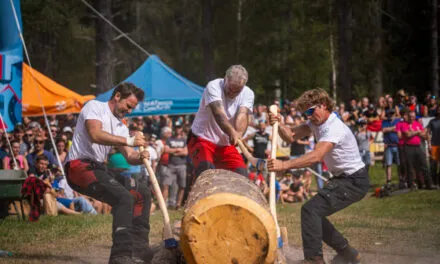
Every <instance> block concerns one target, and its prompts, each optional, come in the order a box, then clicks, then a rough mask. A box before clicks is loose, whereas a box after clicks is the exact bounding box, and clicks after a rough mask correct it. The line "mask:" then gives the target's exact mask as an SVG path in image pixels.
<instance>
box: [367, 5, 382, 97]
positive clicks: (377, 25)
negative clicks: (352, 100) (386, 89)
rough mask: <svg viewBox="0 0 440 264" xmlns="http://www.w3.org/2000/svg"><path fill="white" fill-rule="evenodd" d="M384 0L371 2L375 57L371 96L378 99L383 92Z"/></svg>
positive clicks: (373, 51)
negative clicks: (382, 10)
mask: <svg viewBox="0 0 440 264" xmlns="http://www.w3.org/2000/svg"><path fill="white" fill-rule="evenodd" d="M381 8H382V0H374V1H372V2H371V16H370V17H371V19H372V21H371V24H372V27H371V28H372V32H373V36H372V48H371V49H372V53H373V58H374V65H373V67H374V68H373V74H372V77H371V80H370V82H371V88H372V89H371V90H370V91H371V93H370V98H372V99H373V98H374V99H377V98H378V97H379V96H381V95H382V94H383V54H382V12H381Z"/></svg>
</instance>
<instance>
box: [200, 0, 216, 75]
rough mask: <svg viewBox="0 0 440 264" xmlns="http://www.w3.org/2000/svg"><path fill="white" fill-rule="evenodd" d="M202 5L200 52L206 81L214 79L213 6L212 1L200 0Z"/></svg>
mask: <svg viewBox="0 0 440 264" xmlns="http://www.w3.org/2000/svg"><path fill="white" fill-rule="evenodd" d="M201 3H202V50H203V62H204V63H203V64H204V68H205V78H206V81H207V82H208V81H210V80H212V79H214V78H215V61H214V60H215V57H214V38H213V33H214V12H215V11H214V4H213V2H212V0H201Z"/></svg>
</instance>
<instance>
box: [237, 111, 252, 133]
mask: <svg viewBox="0 0 440 264" xmlns="http://www.w3.org/2000/svg"><path fill="white" fill-rule="evenodd" d="M248 115H249V109H248V108H247V107H245V106H240V108H238V111H237V114H236V116H235V129H236V130H237V132H238V133H240V135H241V136H243V135H244V133H245V132H246V129H247V126H248V120H249V118H248Z"/></svg>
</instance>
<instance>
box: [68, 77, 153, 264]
mask: <svg viewBox="0 0 440 264" xmlns="http://www.w3.org/2000/svg"><path fill="white" fill-rule="evenodd" d="M143 99H144V92H143V90H142V89H140V88H138V87H136V86H135V85H133V84H131V83H121V84H119V85H118V86H117V87H116V88H115V90H114V91H113V94H112V96H111V98H110V100H109V101H108V102H99V101H95V100H92V101H90V102H88V103H87V104H86V105H85V106H84V108H83V109H82V110H81V113H80V114H79V117H78V121H77V125H76V129H75V133H74V135H73V140H72V141H73V143H72V146H71V147H70V150H69V154H68V156H67V158H66V164H65V172H66V179H67V182H68V183H69V185H70V187H72V189H74V190H75V191H77V192H79V193H82V194H84V195H87V196H90V197H93V198H95V199H97V200H99V201H102V202H105V203H107V204H109V205H110V206H112V214H113V236H112V237H113V246H112V249H111V253H110V261H109V263H111V264H121V263H141V262H143V261H142V260H140V259H139V258H143V256H144V254H149V253H148V234H149V231H150V226H149V211H150V206H151V203H150V201H151V191H150V189H149V188H148V186H147V184H146V182H144V183H142V184H140V186H139V187H138V188H137V192H136V193H131V192H130V191H129V190H127V189H126V188H124V186H123V185H122V184H121V183H120V181H118V180H117V179H118V177H120V175H117V174H115V173H113V172H111V171H109V170H108V169H107V167H106V166H105V165H104V161H105V160H106V159H107V155H108V154H109V153H110V151H111V149H112V147H115V148H116V149H117V150H118V151H119V152H121V153H122V155H123V156H124V157H125V159H126V160H127V162H128V163H129V164H131V165H140V164H143V160H144V159H149V157H150V154H149V152H148V151H143V152H138V151H136V150H134V149H133V147H138V146H145V145H146V143H147V142H146V140H145V137H144V135H143V134H142V133H138V134H136V135H135V136H131V137H130V136H129V133H128V128H127V127H126V126H125V125H124V124H123V123H122V118H123V117H124V115H126V114H129V113H131V112H132V111H133V109H134V108H135V107H136V105H137V104H138V102H140V101H142V100H143Z"/></svg>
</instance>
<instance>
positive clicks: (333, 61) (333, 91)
mask: <svg viewBox="0 0 440 264" xmlns="http://www.w3.org/2000/svg"><path fill="white" fill-rule="evenodd" d="M328 2H329V5H328V13H329V16H328V17H329V28H330V30H329V31H330V60H331V64H332V72H331V83H330V94H331V97H333V100H334V101H335V102H336V99H337V98H336V96H337V92H336V91H337V87H338V86H337V85H336V82H337V78H336V76H337V70H336V59H335V46H334V43H333V29H334V28H333V3H332V0H329V1H328Z"/></svg>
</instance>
